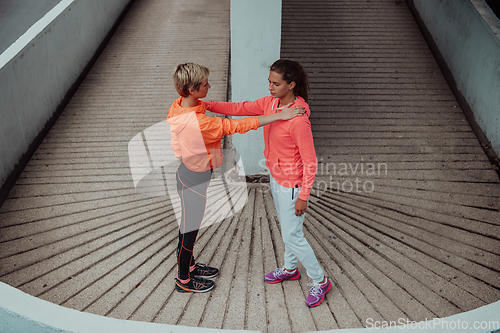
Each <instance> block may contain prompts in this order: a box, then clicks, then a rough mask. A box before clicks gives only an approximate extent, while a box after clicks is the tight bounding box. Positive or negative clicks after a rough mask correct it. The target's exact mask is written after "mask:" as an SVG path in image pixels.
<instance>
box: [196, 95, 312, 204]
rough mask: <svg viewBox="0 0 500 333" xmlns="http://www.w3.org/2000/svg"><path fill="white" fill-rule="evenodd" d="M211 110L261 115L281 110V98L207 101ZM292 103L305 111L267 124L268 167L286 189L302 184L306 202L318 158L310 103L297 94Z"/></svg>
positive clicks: (266, 151)
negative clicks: (240, 101)
mask: <svg viewBox="0 0 500 333" xmlns="http://www.w3.org/2000/svg"><path fill="white" fill-rule="evenodd" d="M205 104H206V105H207V108H208V110H211V111H213V112H217V113H221V114H226V115H230V116H260V115H268V114H272V113H276V112H278V105H279V99H278V98H273V97H271V96H267V97H263V98H260V99H258V100H256V101H253V102H243V103H230V102H214V101H211V102H205ZM292 106H303V107H304V108H305V110H306V114H304V115H303V116H299V117H295V118H293V119H290V120H279V121H276V122H274V123H272V124H269V125H266V126H264V143H265V148H264V157H265V159H266V167H267V168H268V169H269V172H270V173H271V175H272V176H273V178H274V179H275V180H276V182H277V183H278V184H280V185H281V186H284V187H287V188H293V187H299V186H302V189H301V190H300V194H299V198H300V199H302V200H304V201H307V200H308V198H309V194H310V192H311V189H312V186H313V182H314V178H315V176H316V171H317V168H318V160H317V158H316V151H315V149H314V141H313V136H312V132H311V123H310V121H309V115H310V114H311V111H310V110H309V105H307V103H306V102H305V101H304V99H303V98H302V97H297V99H296V100H295V102H294V103H293V104H292Z"/></svg>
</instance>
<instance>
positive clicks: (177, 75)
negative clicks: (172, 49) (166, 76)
mask: <svg viewBox="0 0 500 333" xmlns="http://www.w3.org/2000/svg"><path fill="white" fill-rule="evenodd" d="M209 73H210V71H209V70H208V68H207V67H205V66H202V65H198V64H194V63H192V62H188V63H185V64H180V65H177V67H176V68H175V71H174V86H175V90H177V92H178V93H179V95H181V96H182V97H188V96H189V89H191V88H193V89H195V90H198V89H200V85H201V84H202V83H203V81H204V80H205V79H206V78H207V77H208V74H209Z"/></svg>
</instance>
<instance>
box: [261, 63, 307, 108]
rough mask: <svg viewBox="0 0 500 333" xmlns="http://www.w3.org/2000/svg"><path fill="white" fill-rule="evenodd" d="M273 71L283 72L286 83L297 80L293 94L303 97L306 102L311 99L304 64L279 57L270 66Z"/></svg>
mask: <svg viewBox="0 0 500 333" xmlns="http://www.w3.org/2000/svg"><path fill="white" fill-rule="evenodd" d="M269 69H270V70H272V71H273V72H276V73H278V74H281V77H282V79H283V81H286V83H292V82H295V87H294V88H293V94H294V95H295V96H300V97H302V98H303V99H304V100H305V101H306V102H307V101H308V99H309V79H308V77H307V73H306V71H305V70H304V68H303V67H302V65H301V64H300V63H299V62H297V61H293V60H288V59H279V60H276V61H275V62H274V64H272V65H271V67H270V68H269Z"/></svg>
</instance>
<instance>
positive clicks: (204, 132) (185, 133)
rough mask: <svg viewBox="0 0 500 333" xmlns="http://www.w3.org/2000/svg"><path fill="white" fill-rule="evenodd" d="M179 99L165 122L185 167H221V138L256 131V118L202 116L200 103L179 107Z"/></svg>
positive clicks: (257, 120) (192, 168) (202, 108)
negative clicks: (168, 125)
mask: <svg viewBox="0 0 500 333" xmlns="http://www.w3.org/2000/svg"><path fill="white" fill-rule="evenodd" d="M181 102H182V97H180V98H178V99H177V100H175V102H174V103H172V105H171V106H170V108H169V109H168V117H167V118H166V121H167V122H168V123H169V124H170V132H171V133H172V141H171V142H170V143H171V145H172V147H173V148H174V153H175V157H182V162H183V163H184V164H185V165H186V167H187V168H188V169H189V170H191V171H195V172H204V171H207V170H208V169H215V168H218V167H220V166H221V165H222V159H223V155H222V150H221V147H220V145H221V139H222V137H223V136H224V135H227V134H234V133H240V134H243V133H246V132H248V131H250V130H255V129H257V128H259V119H258V117H247V118H242V119H227V118H224V119H223V118H220V117H209V116H207V115H205V110H206V105H205V103H203V102H202V101H198V104H197V105H196V106H194V107H187V108H186V107H182V106H181Z"/></svg>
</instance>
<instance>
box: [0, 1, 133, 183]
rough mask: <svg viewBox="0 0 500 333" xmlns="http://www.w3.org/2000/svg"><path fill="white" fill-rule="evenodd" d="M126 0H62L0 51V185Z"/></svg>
mask: <svg viewBox="0 0 500 333" xmlns="http://www.w3.org/2000/svg"><path fill="white" fill-rule="evenodd" d="M129 2H130V0H62V1H61V2H60V3H59V4H58V5H56V6H55V7H54V8H53V9H52V10H51V11H50V12H49V13H47V14H46V15H45V16H44V17H43V18H42V19H40V20H39V21H38V22H37V23H35V24H34V25H33V26H32V27H31V28H30V29H29V30H28V31H27V32H26V33H25V34H24V35H23V36H21V37H20V38H19V39H18V40H17V41H16V42H15V43H14V44H12V45H11V46H10V47H9V48H8V49H7V50H6V51H5V52H3V53H2V54H1V55H0V156H1V159H0V186H1V185H2V184H4V182H5V180H6V179H7V177H8V175H9V174H10V173H11V172H12V170H14V167H15V165H16V164H17V163H18V162H19V160H20V158H21V157H22V156H23V154H24V153H25V152H26V151H27V149H28V147H29V146H30V145H31V144H32V142H33V140H34V139H35V137H36V136H37V135H38V134H39V133H40V131H41V130H42V129H43V127H44V125H45V124H46V123H47V121H48V120H49V119H50V118H51V117H52V115H53V114H54V112H55V111H56V109H57V107H58V105H59V104H60V103H61V101H62V100H63V99H64V97H65V95H66V93H67V92H68V90H69V89H70V88H71V86H72V85H73V84H74V83H75V82H76V80H77V78H78V77H79V75H80V74H81V73H82V71H83V70H84V68H85V66H86V65H87V64H88V63H89V61H90V60H91V58H92V57H93V55H94V54H95V52H96V50H97V48H98V46H99V45H100V44H101V42H102V41H103V39H104V38H105V37H106V35H107V34H108V32H109V31H110V29H111V28H112V26H113V25H114V23H115V22H116V20H117V18H118V17H119V15H120V14H121V13H122V12H123V10H124V9H125V7H126V5H127V4H128V3H129Z"/></svg>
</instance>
